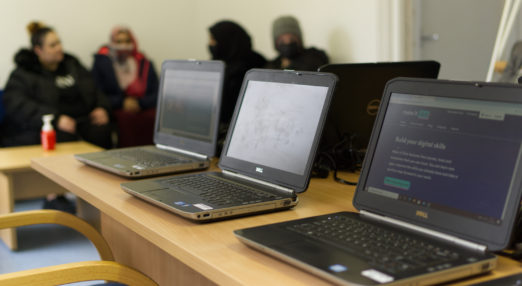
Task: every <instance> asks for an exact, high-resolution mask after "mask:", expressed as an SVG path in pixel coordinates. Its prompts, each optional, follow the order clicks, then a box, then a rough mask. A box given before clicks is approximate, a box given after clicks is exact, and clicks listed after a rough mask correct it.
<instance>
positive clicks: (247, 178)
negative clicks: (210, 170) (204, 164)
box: [222, 170, 295, 194]
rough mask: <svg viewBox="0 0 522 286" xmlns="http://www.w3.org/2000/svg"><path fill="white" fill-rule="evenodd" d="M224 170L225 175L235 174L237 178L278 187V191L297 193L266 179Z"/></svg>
mask: <svg viewBox="0 0 522 286" xmlns="http://www.w3.org/2000/svg"><path fill="white" fill-rule="evenodd" d="M222 172H223V174H225V175H230V176H234V177H237V178H240V179H244V180H247V181H251V182H254V183H257V184H262V185H265V186H268V187H271V188H274V189H276V190H278V191H282V192H285V193H289V194H294V193H295V191H294V190H292V189H289V188H285V187H281V186H279V185H276V184H272V183H269V182H265V181H261V180H258V179H254V178H251V177H248V176H245V175H241V174H238V173H234V172H231V171H227V170H222Z"/></svg>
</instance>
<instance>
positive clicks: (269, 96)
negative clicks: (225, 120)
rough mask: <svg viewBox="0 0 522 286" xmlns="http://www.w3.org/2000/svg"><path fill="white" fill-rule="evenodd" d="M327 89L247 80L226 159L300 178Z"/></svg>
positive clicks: (305, 164)
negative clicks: (261, 166) (245, 162)
mask: <svg viewBox="0 0 522 286" xmlns="http://www.w3.org/2000/svg"><path fill="white" fill-rule="evenodd" d="M327 94H328V87H327V86H315V85H302V84H290V83H281V82H264V81H253V80H250V81H248V85H247V87H246V91H245V95H244V98H243V101H242V103H241V109H240V112H239V115H238V118H237V120H236V123H235V127H234V132H233V135H232V137H231V139H230V144H229V147H228V150H227V156H229V157H231V158H235V159H240V160H243V161H248V162H251V163H254V164H258V165H263V166H267V167H270V168H274V169H278V170H283V171H286V172H290V173H293V174H298V175H303V174H304V172H305V168H306V166H307V162H308V160H309V158H308V154H310V150H311V148H312V144H313V142H314V139H315V136H316V133H317V126H318V124H319V121H320V119H321V113H322V112H323V106H324V104H325V102H326V101H325V100H326V96H327Z"/></svg>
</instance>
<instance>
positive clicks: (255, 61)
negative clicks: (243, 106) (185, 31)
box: [209, 21, 266, 134]
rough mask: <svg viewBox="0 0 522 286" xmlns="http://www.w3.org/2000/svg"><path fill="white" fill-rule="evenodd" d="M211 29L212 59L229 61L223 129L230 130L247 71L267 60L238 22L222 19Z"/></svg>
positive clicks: (222, 104) (222, 113)
mask: <svg viewBox="0 0 522 286" xmlns="http://www.w3.org/2000/svg"><path fill="white" fill-rule="evenodd" d="M209 31H210V42H209V50H210V53H211V54H212V59H213V60H222V61H224V62H225V82H224V86H223V99H222V102H221V115H220V125H221V128H220V129H221V132H220V133H223V131H224V133H225V134H226V129H227V128H228V124H229V123H230V119H231V117H232V114H233V113H234V107H235V105H236V101H237V98H238V96H239V90H240V89H241V84H242V82H243V77H244V76H245V73H246V72H247V71H248V70H249V69H252V68H261V67H263V66H265V64H266V60H265V58H264V57H263V56H262V55H260V54H259V53H257V52H255V51H254V50H252V41H251V39H250V36H249V35H248V33H247V32H246V31H245V30H244V29H243V28H242V27H241V26H239V25H238V24H237V23H234V22H232V21H220V22H218V23H216V24H214V25H213V26H211V27H210V28H209Z"/></svg>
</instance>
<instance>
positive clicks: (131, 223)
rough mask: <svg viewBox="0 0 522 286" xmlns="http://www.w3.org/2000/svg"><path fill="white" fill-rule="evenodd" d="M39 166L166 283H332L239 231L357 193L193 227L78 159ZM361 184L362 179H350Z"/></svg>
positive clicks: (322, 208) (335, 187)
mask: <svg viewBox="0 0 522 286" xmlns="http://www.w3.org/2000/svg"><path fill="white" fill-rule="evenodd" d="M32 167H33V168H35V169H36V170H37V171H39V172H41V173H42V174H44V175H45V176H48V177H49V178H51V179H52V180H54V181H56V182H57V183H58V184H60V185H62V186H63V187H64V188H66V189H68V190H70V191H71V192H73V193H75V194H76V195H77V196H79V197H81V198H83V199H84V200H85V201H87V202H88V203H90V204H91V205H93V206H94V207H95V208H97V209H99V210H100V212H101V215H100V219H101V230H102V234H103V235H104V237H105V238H106V239H107V241H108V242H109V244H110V246H111V248H112V250H113V251H114V254H115V257H116V260H117V261H119V262H121V263H124V264H127V265H130V266H132V267H135V268H137V269H139V270H140V271H142V272H144V273H145V274H147V275H149V276H150V277H152V278H153V279H154V280H155V281H157V282H158V283H159V284H160V285H215V284H220V285H246V284H248V285H329V283H328V282H327V281H325V280H323V279H320V278H318V277H316V276H314V275H311V274H309V273H307V272H304V271H302V270H300V269H299V268H296V267H293V266H291V265H289V264H286V263H284V262H281V261H279V260H277V259H274V258H272V257H270V256H267V255H265V254H262V253H260V252H257V251H255V250H253V249H250V248H248V247H247V246H245V245H244V244H242V243H241V242H239V241H238V240H237V239H236V238H235V236H234V235H233V230H235V229H239V228H245V227H252V226H258V225H263V224H267V223H274V222H281V221H286V220H290V219H297V218H303V217H308V216H312V215H320V214H326V213H330V212H336V211H343V210H351V211H355V209H354V208H353V206H352V204H351V200H352V197H353V192H354V187H351V186H346V185H341V184H339V183H336V182H334V181H333V180H332V179H331V178H328V179H312V181H311V183H310V187H309V189H308V191H306V192H305V193H303V194H300V195H299V198H300V203H299V204H298V205H297V207H295V208H294V209H293V210H288V211H282V212H276V213H270V214H263V215H258V216H251V217H243V218H236V219H232V220H226V221H221V222H213V223H206V224H197V223H192V222H190V221H188V220H186V219H183V218H181V217H179V216H177V215H175V214H172V213H170V212H167V211H164V210H162V209H160V208H157V207H155V206H153V205H151V204H148V203H146V202H144V201H142V200H140V199H137V198H135V197H133V196H131V195H129V194H127V193H125V192H123V191H122V190H121V188H120V183H121V182H124V181H127V180H125V179H123V178H120V177H117V176H114V175H111V174H108V173H105V172H103V171H100V170H97V169H94V168H91V167H88V166H85V165H83V164H82V163H80V162H78V161H76V160H75V159H74V158H73V157H72V156H70V155H66V156H57V157H53V158H37V159H34V160H33V161H32ZM345 175H346V176H347V179H351V180H356V179H357V175H356V174H345ZM516 272H522V268H521V267H520V264H519V263H518V262H515V261H512V260H509V259H506V258H500V259H499V265H498V268H497V269H496V270H495V271H493V272H492V273H491V274H488V275H483V276H480V277H479V278H475V279H473V280H465V281H461V282H460V283H461V284H471V283H476V282H478V281H480V280H481V279H482V280H484V279H486V280H487V279H492V278H496V277H501V276H505V275H507V274H511V273H516Z"/></svg>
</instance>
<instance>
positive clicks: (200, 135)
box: [75, 60, 225, 178]
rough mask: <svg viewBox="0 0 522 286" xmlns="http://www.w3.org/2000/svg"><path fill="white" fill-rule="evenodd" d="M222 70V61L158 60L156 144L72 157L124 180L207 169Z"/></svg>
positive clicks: (213, 148) (215, 130)
mask: <svg viewBox="0 0 522 286" xmlns="http://www.w3.org/2000/svg"><path fill="white" fill-rule="evenodd" d="M224 69H225V67H224V63H223V62H221V61H196V60H167V61H165V62H163V64H162V67H161V78H160V88H159V94H158V103H157V104H158V105H157V108H156V119H155V124H154V144H155V145H147V146H138V147H128V148H119V149H112V150H107V151H101V152H92V153H85V154H76V155H75V157H76V159H78V160H79V161H81V162H83V163H85V164H87V165H90V166H93V167H97V168H100V169H102V170H105V171H108V172H111V173H114V174H117V175H120V176H123V177H127V178H142V177H148V176H154V175H164V174H169V173H175V172H182V171H191V170H198V169H205V168H208V166H209V164H210V158H211V157H212V156H214V155H215V152H216V145H217V135H218V125H219V110H220V105H221V91H222V88H223V78H224Z"/></svg>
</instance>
